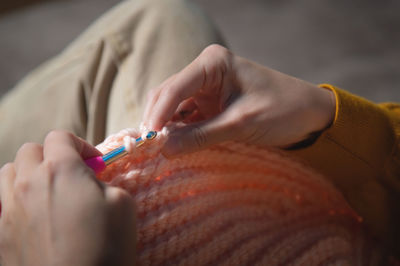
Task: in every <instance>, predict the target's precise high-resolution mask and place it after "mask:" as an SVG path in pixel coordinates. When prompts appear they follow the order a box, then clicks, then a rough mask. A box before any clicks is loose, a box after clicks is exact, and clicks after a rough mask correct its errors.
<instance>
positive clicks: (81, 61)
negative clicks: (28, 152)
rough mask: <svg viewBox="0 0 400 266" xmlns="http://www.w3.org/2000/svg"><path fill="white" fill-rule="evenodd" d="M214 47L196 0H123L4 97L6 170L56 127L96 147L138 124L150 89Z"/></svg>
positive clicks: (0, 108)
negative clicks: (27, 145) (18, 153)
mask: <svg viewBox="0 0 400 266" xmlns="http://www.w3.org/2000/svg"><path fill="white" fill-rule="evenodd" d="M60 34H62V33H60ZM211 43H221V38H220V36H219V34H218V32H217V31H216V30H215V28H214V26H213V25H212V24H211V23H210V21H209V20H208V19H207V17H206V16H205V15H204V14H203V13H202V12H201V11H200V10H199V9H198V8H197V7H195V6H194V5H193V4H192V3H190V2H186V1H184V0H129V1H124V2H122V3H121V4H119V5H118V6H116V7H114V8H113V9H112V10H110V11H109V12H107V13H106V14H104V15H103V16H102V17H100V19H98V20H97V21H96V22H95V23H93V25H91V26H90V27H89V28H88V29H87V30H86V31H85V32H84V33H83V34H82V35H81V36H79V37H78V38H77V40H75V41H74V42H73V43H72V44H70V45H69V46H68V47H67V48H66V49H65V50H64V51H63V52H62V53H61V54H60V55H58V56H57V57H55V58H53V59H51V60H49V61H48V62H46V63H44V64H43V65H42V66H40V67H39V68H37V69H36V70H34V71H32V72H31V73H30V74H29V75H28V76H27V77H26V78H24V79H23V80H22V81H21V82H20V83H19V84H17V86H16V87H15V88H14V89H13V90H12V91H10V93H8V94H7V95H6V96H5V97H3V99H2V100H1V102H0V121H1V122H0V150H1V153H0V165H3V164H4V163H5V162H7V161H11V160H13V158H14V156H15V153H16V151H17V150H18V148H19V147H20V146H21V145H22V144H23V143H25V142H38V143H42V142H43V139H44V137H45V136H46V134H47V133H48V132H49V131H51V130H53V129H64V130H69V131H71V132H73V133H75V134H76V135H78V136H80V137H82V138H85V139H87V140H88V141H89V142H91V143H92V144H97V143H99V142H101V141H102V140H103V139H104V137H105V136H106V135H108V134H111V133H115V132H117V131H119V130H120V129H122V128H126V127H136V126H138V124H139V123H140V120H141V116H142V109H143V107H144V104H145V97H146V93H147V91H148V90H149V89H151V88H153V87H156V86H157V85H159V84H160V83H161V82H162V81H163V80H164V79H166V78H167V77H168V76H170V75H171V74H173V73H176V72H177V71H179V70H180V69H182V68H183V67H184V66H185V65H187V64H188V63H190V62H191V61H192V60H193V59H194V58H195V57H196V56H197V55H198V54H199V53H200V52H201V51H202V50H203V49H204V48H205V47H206V46H207V45H209V44H211Z"/></svg>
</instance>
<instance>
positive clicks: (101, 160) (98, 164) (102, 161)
mask: <svg viewBox="0 0 400 266" xmlns="http://www.w3.org/2000/svg"><path fill="white" fill-rule="evenodd" d="M156 136H157V132H156V131H149V132H148V133H147V134H146V136H145V138H144V139H143V138H142V137H139V138H137V139H135V144H136V147H139V146H141V145H142V144H143V143H144V142H145V141H146V140H151V139H154V138H155V137H156ZM127 154H128V151H127V150H126V147H125V146H124V145H122V146H119V147H118V148H116V149H114V150H112V151H110V152H108V153H106V154H104V155H103V156H97V157H93V158H89V159H87V160H85V163H86V165H87V166H89V167H90V168H92V169H93V171H94V172H95V173H96V174H98V173H100V172H101V171H103V170H104V169H105V168H106V166H107V165H109V164H111V163H113V162H115V161H116V160H118V159H120V158H122V157H124V156H125V155H127Z"/></svg>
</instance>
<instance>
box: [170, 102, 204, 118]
mask: <svg viewBox="0 0 400 266" xmlns="http://www.w3.org/2000/svg"><path fill="white" fill-rule="evenodd" d="M197 108H198V106H197V104H196V102H195V101H194V99H193V98H189V99H186V100H184V101H183V102H181V103H180V104H179V106H178V108H177V110H176V112H175V114H174V116H173V118H172V120H173V121H183V120H185V119H186V118H187V117H189V116H190V115H191V114H192V113H193V112H194V111H195V110H196V109H197Z"/></svg>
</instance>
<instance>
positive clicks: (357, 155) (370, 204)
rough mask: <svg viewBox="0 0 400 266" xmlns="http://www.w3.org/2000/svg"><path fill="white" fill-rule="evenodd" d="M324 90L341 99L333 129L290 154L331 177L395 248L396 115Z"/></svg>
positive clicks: (370, 225) (369, 224) (397, 187)
mask: <svg viewBox="0 0 400 266" xmlns="http://www.w3.org/2000/svg"><path fill="white" fill-rule="evenodd" d="M325 87H327V88H329V89H332V90H333V91H334V92H335V94H336V97H337V112H336V116H335V120H334V122H333V124H332V126H331V127H330V128H329V129H327V130H325V131H324V132H323V133H322V134H321V136H320V137H319V138H318V139H317V141H316V142H315V143H314V144H312V145H310V146H309V147H307V148H304V149H298V150H294V151H291V152H292V153H293V154H295V155H296V156H299V157H301V158H303V159H304V160H306V161H308V162H309V163H310V164H311V165H312V166H313V167H314V168H316V169H317V170H319V171H320V172H322V173H323V174H324V175H325V176H326V177H328V178H329V179H330V180H331V181H332V182H333V183H334V184H335V185H336V186H337V187H338V188H339V189H340V190H341V191H342V193H343V194H344V195H345V197H346V198H347V199H348V201H349V203H350V204H351V206H352V207H353V208H354V209H355V210H356V211H357V212H358V213H359V214H360V215H361V216H362V217H363V218H364V221H365V224H366V226H367V227H368V228H369V229H370V231H371V232H372V233H373V234H374V235H375V236H376V237H378V238H379V239H380V240H382V241H383V242H385V243H388V244H389V245H391V246H392V247H394V242H393V241H394V239H395V238H396V234H397V233H396V228H397V226H396V225H395V223H396V221H397V214H396V213H397V211H396V208H393V206H395V202H396V199H397V198H398V197H399V196H398V195H399V194H400V185H399V184H398V181H397V180H396V178H395V176H396V173H394V172H393V171H394V170H393V169H394V168H396V167H397V168H399V166H398V165H397V166H396V167H393V166H394V162H393V160H395V159H396V154H395V153H396V151H398V149H399V148H398V133H399V128H398V127H399V123H397V124H396V123H395V122H394V121H395V120H396V114H395V113H394V112H393V110H391V109H388V108H386V106H380V105H377V104H374V103H371V102H369V101H367V100H365V99H362V98H360V97H357V96H354V95H352V94H350V93H347V92H345V91H342V90H340V89H336V88H334V87H331V86H329V85H325ZM391 106H392V107H393V106H395V105H391ZM392 109H395V108H392ZM396 110H398V109H396ZM397 115H398V114H397ZM397 119H398V118H397ZM399 120H400V119H399ZM396 131H397V133H396ZM397 156H398V155H397ZM397 160H398V158H397ZM389 168H390V169H389ZM398 174H399V173H397V175H398Z"/></svg>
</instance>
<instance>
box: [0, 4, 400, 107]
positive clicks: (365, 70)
mask: <svg viewBox="0 0 400 266" xmlns="http://www.w3.org/2000/svg"><path fill="white" fill-rule="evenodd" d="M193 1H195V2H197V3H199V4H200V5H201V6H202V7H203V8H204V9H205V10H206V11H208V12H209V14H210V15H211V17H212V18H213V20H214V21H215V22H216V24H217V25H218V26H219V28H220V29H221V31H222V33H223V34H224V36H225V38H226V40H227V41H228V44H229V46H230V48H231V49H232V50H233V51H234V52H236V53H238V54H240V55H242V56H244V57H247V58H250V59H253V60H255V61H257V62H259V63H262V64H264V65H267V66H270V67H273V68H276V69H278V70H280V71H282V72H285V73H288V74H291V75H294V76H297V77H300V78H303V79H305V80H308V81H311V82H315V83H320V82H328V83H333V84H335V85H338V86H341V87H342V88H345V89H347V90H350V91H352V92H354V93H357V94H360V95H362V96H364V97H367V98H369V99H371V100H374V101H398V102H400V67H399V66H400V63H399V62H400V15H398V12H399V10H400V1H396V0H393V1H372V0H368V1H361V0H355V1H349V0H330V1H321V0H309V1H306V0H303V1H294V0H268V1H267V0H247V1H244V0H241V1H239V0H193ZM118 2H119V1H117V0H81V1H78V0H74V1H72V0H69V1H52V2H45V3H43V4H41V5H39V6H34V7H30V8H28V9H25V10H20V11H18V12H14V13H12V14H8V15H6V16H3V17H1V18H0V36H1V37H0V59H1V60H0V80H1V84H0V95H1V93H3V92H4V91H5V90H7V89H8V88H11V87H12V86H13V85H14V84H15V83H16V82H17V81H18V80H19V79H20V78H22V77H23V76H24V75H25V74H26V73H27V72H28V71H29V70H31V69H33V68H34V67H35V66H36V65H38V64H39V63H41V62H43V61H44V60H45V59H47V58H49V57H51V56H53V55H55V54H57V52H59V51H61V50H62V48H63V47H64V46H65V45H66V44H67V43H68V42H70V41H71V40H72V39H74V38H75V37H76V36H77V35H78V34H79V33H80V32H81V31H82V30H83V29H84V28H85V27H87V26H88V25H89V24H90V22H91V21H92V20H94V19H95V18H96V17H97V16H99V15H100V14H101V13H102V12H104V11H106V10H107V9H108V8H110V7H111V6H112V5H114V4H115V3H118Z"/></svg>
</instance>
